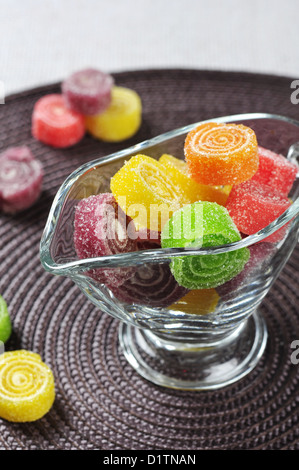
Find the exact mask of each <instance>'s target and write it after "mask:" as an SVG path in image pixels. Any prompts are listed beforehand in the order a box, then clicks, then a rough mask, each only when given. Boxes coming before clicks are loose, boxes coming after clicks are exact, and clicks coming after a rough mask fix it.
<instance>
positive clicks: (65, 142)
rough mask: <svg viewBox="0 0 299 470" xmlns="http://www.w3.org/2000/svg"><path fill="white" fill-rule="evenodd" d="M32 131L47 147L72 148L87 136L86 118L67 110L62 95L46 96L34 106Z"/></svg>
mask: <svg viewBox="0 0 299 470" xmlns="http://www.w3.org/2000/svg"><path fill="white" fill-rule="evenodd" d="M31 131H32V135H33V137H35V138H36V139H37V140H40V141H41V142H43V143H44V144H46V145H49V146H51V147H55V148H65V147H71V146H72V145H75V144H77V143H78V142H80V140H81V139H82V138H83V136H84V134H85V125H84V117H83V116H82V115H81V114H79V113H77V112H76V111H72V110H70V109H68V108H67V106H66V104H65V101H64V98H63V95H62V94H59V93H53V94H50V95H45V96H43V97H42V98H40V99H39V100H38V101H37V102H36V103H35V105H34V108H33V113H32V126H31Z"/></svg>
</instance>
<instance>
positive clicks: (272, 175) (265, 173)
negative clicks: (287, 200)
mask: <svg viewBox="0 0 299 470" xmlns="http://www.w3.org/2000/svg"><path fill="white" fill-rule="evenodd" d="M258 155H259V169H258V170H257V172H256V173H255V175H254V176H253V177H252V181H257V182H258V183H262V184H267V185H268V186H271V187H272V188H274V189H276V190H277V191H280V192H281V194H283V195H285V196H287V195H288V194H289V192H290V190H291V187H292V185H293V183H294V181H295V178H296V175H297V173H298V167H297V166H296V165H295V164H294V163H292V162H290V161H289V160H287V159H286V158H285V157H284V156H283V155H279V154H277V153H274V152H272V151H271V150H268V149H265V148H263V147H258Z"/></svg>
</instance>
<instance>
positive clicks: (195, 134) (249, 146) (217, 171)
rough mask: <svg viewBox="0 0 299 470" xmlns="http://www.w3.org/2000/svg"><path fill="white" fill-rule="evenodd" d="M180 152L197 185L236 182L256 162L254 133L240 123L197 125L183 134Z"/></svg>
mask: <svg viewBox="0 0 299 470" xmlns="http://www.w3.org/2000/svg"><path fill="white" fill-rule="evenodd" d="M184 153H185V159H186V162H187V165H188V169H189V173H190V175H191V177H192V178H194V179H195V181H197V182H198V183H200V184H210V185H216V186H217V185H233V184H239V183H241V182H243V181H246V180H248V179H250V178H251V177H252V176H253V175H254V174H255V173H256V171H257V169H258V165H259V159H258V144H257V139H256V135H255V133H254V131H253V130H252V129H251V128H249V127H247V126H244V125H242V124H239V125H237V124H222V123H215V122H208V123H203V124H200V125H199V126H197V127H196V128H194V129H192V130H191V131H190V132H189V133H188V134H187V137H186V140H185V145H184Z"/></svg>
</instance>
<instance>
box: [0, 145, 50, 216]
mask: <svg viewBox="0 0 299 470" xmlns="http://www.w3.org/2000/svg"><path fill="white" fill-rule="evenodd" d="M43 177H44V170H43V166H42V164H41V162H40V161H39V160H37V159H36V158H35V157H34V155H33V154H32V152H31V150H30V149H29V148H28V147H27V146H21V147H9V148H8V149H7V150H5V151H4V152H3V153H1V154H0V211H2V212H6V213H12V214H13V213H16V212H19V211H22V210H24V209H28V208H29V207H31V206H32V205H33V204H34V203H35V202H36V200H37V199H38V198H39V196H40V193H41V190H42V183H43Z"/></svg>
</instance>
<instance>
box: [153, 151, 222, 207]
mask: <svg viewBox="0 0 299 470" xmlns="http://www.w3.org/2000/svg"><path fill="white" fill-rule="evenodd" d="M159 162H160V163H162V164H163V165H164V166H165V168H167V171H169V173H170V175H171V179H172V181H173V182H174V183H175V184H176V185H177V186H178V187H179V188H180V190H181V191H182V196H183V198H184V203H185V204H190V203H192V202H196V201H210V202H217V203H218V204H221V205H222V206H224V205H225V203H226V200H227V198H228V194H229V191H230V186H225V187H215V186H208V185H206V184H199V183H197V182H196V181H195V180H194V179H192V178H190V176H189V174H188V167H187V164H186V162H184V161H183V160H180V159H178V158H176V157H174V156H172V155H169V154H163V155H162V156H161V157H160V159H159Z"/></svg>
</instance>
